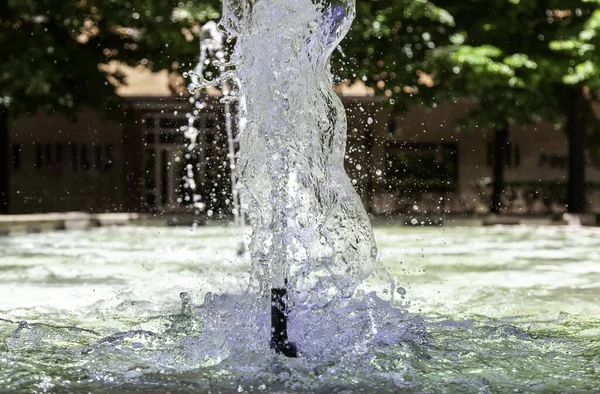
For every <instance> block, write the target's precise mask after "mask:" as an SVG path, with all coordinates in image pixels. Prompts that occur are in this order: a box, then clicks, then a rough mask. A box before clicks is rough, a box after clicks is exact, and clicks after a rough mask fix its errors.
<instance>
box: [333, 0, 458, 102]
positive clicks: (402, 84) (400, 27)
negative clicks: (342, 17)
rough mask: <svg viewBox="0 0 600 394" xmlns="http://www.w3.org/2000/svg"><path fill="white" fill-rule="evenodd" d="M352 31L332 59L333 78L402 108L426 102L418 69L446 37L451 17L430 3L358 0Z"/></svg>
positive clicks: (421, 0) (426, 98)
mask: <svg viewBox="0 0 600 394" xmlns="http://www.w3.org/2000/svg"><path fill="white" fill-rule="evenodd" d="M356 7H357V10H356V11H357V14H356V19H355V20H354V24H353V26H352V29H351V31H350V33H349V34H348V36H347V37H346V39H345V40H344V41H343V42H342V50H343V53H344V55H345V56H337V57H336V58H335V59H334V68H335V72H336V74H337V75H340V76H341V77H342V79H346V80H348V81H352V82H353V81H355V80H356V79H362V80H364V81H365V82H366V84H367V85H369V86H372V87H374V88H375V89H376V90H377V92H378V94H382V95H385V96H388V97H390V98H391V97H393V98H394V99H395V101H396V105H397V106H399V107H401V108H406V107H408V106H409V105H411V104H418V103H420V102H422V101H423V100H429V99H430V97H427V91H426V90H424V91H419V87H420V86H422V85H423V84H426V83H427V82H428V81H426V80H424V77H426V76H423V75H422V74H419V73H418V68H417V65H418V64H419V63H420V62H421V60H422V59H423V58H424V57H425V54H426V53H427V52H428V51H429V50H431V49H432V48H434V47H435V43H436V41H438V39H441V38H443V37H447V35H448V33H449V28H451V27H452V26H454V19H453V18H452V16H451V15H450V14H449V13H448V12H447V11H445V10H444V9H441V8H439V7H436V6H435V5H434V4H433V3H431V2H429V1H428V0H359V1H357V5H356Z"/></svg>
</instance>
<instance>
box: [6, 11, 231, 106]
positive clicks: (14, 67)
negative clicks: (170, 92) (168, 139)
mask: <svg viewBox="0 0 600 394" xmlns="http://www.w3.org/2000/svg"><path fill="white" fill-rule="evenodd" d="M219 9H220V6H219V2H218V0H213V1H203V2H202V4H200V5H194V4H193V3H191V2H187V3H184V2H178V1H176V0H73V1H54V0H4V1H2V2H0V29H1V30H0V58H1V59H3V60H2V62H0V100H1V106H0V107H2V106H3V107H4V108H5V110H6V111H7V112H8V114H9V116H10V117H11V118H15V117H17V116H19V115H21V114H32V113H34V112H35V111H37V110H38V109H40V108H44V109H46V110H48V111H51V112H54V111H57V112H64V113H68V114H72V113H74V112H75V111H76V109H77V108H78V107H79V106H81V105H87V106H91V107H93V108H97V109H104V108H110V106H111V105H110V104H109V103H107V101H109V100H110V99H114V97H115V96H114V90H115V86H118V85H119V84H121V83H123V82H124V81H123V74H122V73H121V72H120V69H119V68H118V67H107V66H106V65H109V64H111V62H118V63H119V64H126V65H129V66H138V65H143V66H146V67H148V68H149V69H151V70H161V69H169V70H172V69H177V67H178V65H179V64H181V63H188V64H189V63H191V62H192V61H193V60H194V59H195V58H196V57H197V52H198V48H197V45H193V44H191V43H190V41H192V40H193V39H194V37H195V35H196V34H197V32H198V26H199V24H201V23H203V22H204V21H206V20H209V19H215V18H218V16H219ZM102 65H105V66H104V67H103V66H102Z"/></svg>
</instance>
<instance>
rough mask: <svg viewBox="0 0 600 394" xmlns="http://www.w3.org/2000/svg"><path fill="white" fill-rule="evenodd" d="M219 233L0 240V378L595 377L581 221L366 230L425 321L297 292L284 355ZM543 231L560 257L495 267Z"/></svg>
mask: <svg viewBox="0 0 600 394" xmlns="http://www.w3.org/2000/svg"><path fill="white" fill-rule="evenodd" d="M515 232H516V233H518V236H515ZM234 234H235V233H234V232H233V231H232V230H230V229H224V228H210V227H207V228H198V229H196V230H195V231H190V230H189V229H172V228H169V229H160V228H154V229H153V228H119V229H99V230H95V231H91V232H63V233H51V234H27V235H22V236H15V237H9V238H0V257H1V261H2V263H4V265H2V271H1V272H0V294H2V295H3V298H2V302H0V317H1V318H2V319H0V391H2V390H5V391H7V392H32V391H33V392H42V391H44V390H45V391H48V392H99V393H100V392H106V391H108V390H113V391H119V392H134V391H136V390H144V391H145V392H153V391H155V392H165V391H174V392H209V391H210V392H224V393H229V392H233V391H237V390H240V391H246V392H253V391H254V392H264V391H267V392H273V391H276V392H335V391H336V390H337V391H338V392H353V391H359V392H361V391H362V392H375V391H377V392H415V393H420V392H480V393H481V392H483V393H486V392H509V391H515V390H516V391H520V392H564V391H568V392H582V393H583V392H593V391H594V390H595V389H596V388H597V387H598V384H600V357H599V356H598V355H599V354H600V353H599V351H600V348H599V347H598V341H597V337H598V335H599V331H598V320H597V318H598V316H600V315H599V313H600V312H598V307H597V302H598V299H597V297H598V296H597V294H598V289H597V278H598V276H597V268H595V267H594V264H592V263H593V262H596V266H597V262H598V255H597V250H598V247H599V246H600V244H599V242H600V241H599V240H600V237H598V235H599V234H598V232H597V231H594V230H592V229H589V230H588V229H583V228H582V229H578V230H577V231H575V232H574V231H573V230H566V229H561V228H531V227H523V228H514V227H513V228H509V229H506V228H486V229H479V228H462V229H461V228H458V229H457V228H445V229H444V228H435V229H432V228H430V229H420V228H411V229H379V230H377V232H376V234H377V239H378V240H379V244H380V248H381V249H382V257H383V258H384V264H385V265H387V266H389V267H390V268H391V269H393V270H394V272H395V275H401V276H402V281H403V282H404V283H407V282H410V283H407V284H405V286H406V288H407V289H408V293H405V292H402V291H400V293H405V294H402V296H403V297H404V296H406V297H407V299H409V300H417V301H419V302H418V307H417V306H411V307H410V309H411V310H413V311H417V310H418V309H422V310H423V313H424V316H427V317H425V318H423V317H420V316H418V315H415V314H411V313H408V312H406V311H404V309H405V305H401V304H399V303H395V304H394V305H395V306H396V307H392V306H391V305H390V304H389V303H388V302H386V301H384V300H382V299H380V298H379V297H377V295H376V294H374V293H373V292H369V293H367V294H361V293H360V292H358V293H357V294H356V296H355V297H353V298H344V299H341V300H339V301H338V302H336V303H328V304H326V305H325V306H324V307H316V305H318V304H319V303H307V304H297V305H296V306H295V307H294V310H293V312H292V313H291V315H290V322H289V331H290V339H292V340H293V341H295V342H296V343H297V344H298V345H299V347H300V348H301V351H302V352H303V356H302V357H301V358H299V359H287V358H285V357H282V356H277V355H276V354H275V353H274V352H273V351H272V350H271V349H270V348H269V325H270V320H269V315H268V313H267V312H266V311H265V307H264V305H262V304H260V303H257V302H255V301H256V300H255V298H254V297H250V296H248V294H246V293H244V292H243V291H242V289H241V288H240V287H239V283H241V282H243V281H244V278H246V281H247V277H248V275H247V270H248V269H249V262H248V261H245V259H243V258H240V257H235V256H236V251H235V249H236V243H235V242H231V240H232V237H234ZM465 238H469V239H470V242H469V245H470V247H467V246H465V245H464V239H465ZM524 239H528V240H529V241H528V242H529V248H524V247H521V246H522V244H523V240H524ZM549 244H553V245H554V246H555V247H557V248H558V249H559V250H564V249H565V248H568V249H570V250H571V251H572V258H569V259H567V258H564V259H563V260H561V261H560V262H558V261H557V260H556V259H553V258H552V257H551V256H545V255H543V254H541V255H540V257H539V259H537V262H536V264H521V263H518V264H515V265H514V267H513V268H512V270H513V271H515V272H510V276H507V275H508V274H506V273H505V272H504V271H503V270H502V269H498V268H501V267H505V266H506V264H507V263H508V262H507V261H505V260H503V259H501V258H500V257H502V255H503V253H504V252H505V251H506V250H510V251H511V254H510V255H511V256H513V258H514V259H515V262H520V261H521V260H528V259H529V256H530V254H531V250H538V251H543V250H545V249H546V248H547V247H548V246H547V245H549ZM173 251H177V253H176V254H174V253H173ZM446 252H448V253H446ZM400 261H404V263H405V264H402V265H401V264H400ZM483 261H486V262H487V264H485V265H484V264H482V262H483ZM557 263H560V264H561V265H562V267H563V269H562V270H561V271H560V272H555V271H554V270H553V269H552V266H553V265H554V264H557ZM422 264H423V265H426V266H427V268H428V270H427V274H422V273H421V270H418V272H417V270H416V268H418V266H419V265H422ZM33 265H35V266H36V271H35V273H32V272H31V271H30V268H31V267H32V266H33ZM403 267H404V268H409V271H410V272H408V273H406V272H405V273H402V271H401V268H403ZM412 271H415V272H412ZM516 271H518V275H517V272H516ZM232 273H233V274H234V279H235V280H232V279H231V276H230V274H232ZM542 275H543V276H545V277H546V278H547V279H546V280H545V284H542V282H538V281H537V278H539V277H540V276H542ZM513 278H519V279H520V283H517V282H515V280H513ZM573 282H577V283H578V285H577V287H571V288H566V287H565V283H567V284H568V283H573ZM522 283H530V284H529V286H528V287H523V285H522ZM236 284H237V287H236ZM86 289H87V291H86ZM438 290H441V292H442V294H439V291H438ZM181 291H189V293H190V294H181V296H180V294H179V293H180V292H181ZM207 291H212V292H210V293H208V294H206V295H204V296H203V294H204V293H206V292H207ZM218 293H220V294H218ZM5 295H8V297H6V296H5ZM40 297H46V298H48V299H49V300H48V301H46V302H40V301H39V300H40V299H41V298H40ZM436 297H437V298H436ZM403 301H406V300H403ZM561 311H564V312H561ZM567 312H568V313H567ZM507 315H508V316H513V317H503V316H507ZM515 315H523V316H515ZM23 319H26V320H27V322H22V320H23Z"/></svg>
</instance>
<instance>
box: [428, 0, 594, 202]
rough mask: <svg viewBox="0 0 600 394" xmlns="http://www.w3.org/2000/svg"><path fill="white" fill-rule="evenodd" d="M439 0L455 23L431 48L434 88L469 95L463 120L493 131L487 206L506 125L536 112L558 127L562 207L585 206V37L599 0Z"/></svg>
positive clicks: (590, 120) (589, 36) (497, 185)
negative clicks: (471, 105)
mask: <svg viewBox="0 0 600 394" xmlns="http://www.w3.org/2000/svg"><path fill="white" fill-rule="evenodd" d="M438 4H439V5H440V6H442V7H445V8H446V9H447V10H448V11H449V12H450V13H452V15H453V16H454V17H455V20H456V30H455V32H454V34H452V35H451V36H450V42H449V43H448V44H447V45H444V46H441V47H438V48H437V49H436V50H435V51H433V52H432V53H433V56H432V57H431V59H433V62H432V63H433V64H434V65H435V66H434V67H432V70H433V71H434V72H436V74H437V78H438V82H439V84H438V85H436V88H439V89H442V90H443V91H450V92H451V94H452V95H454V96H459V97H472V98H476V99H477V101H478V108H477V110H476V111H474V112H473V113H472V114H470V115H469V117H468V118H467V119H465V120H466V122H465V123H468V124H471V125H473V124H476V125H478V126H479V127H483V128H488V129H492V130H494V132H495V139H494V140H495V144H494V145H495V149H494V151H495V155H494V156H495V163H494V187H493V195H492V204H491V211H492V212H495V213H497V212H499V211H500V195H501V193H502V190H503V188H504V181H503V174H504V168H505V163H504V157H505V156H504V149H505V147H506V143H507V138H508V132H507V129H508V126H509V125H510V124H513V123H516V124H528V123H534V122H538V121H539V120H542V119H543V120H546V121H549V122H551V123H555V124H560V125H563V127H564V129H565V132H566V134H567V137H568V141H569V176H568V185H567V205H568V210H569V212H573V213H580V212H584V211H585V157H584V153H585V150H584V138H585V135H586V129H589V128H591V127H593V126H594V123H595V122H596V119H595V117H594V116H593V115H592V112H591V106H590V101H589V99H591V96H590V95H587V94H586V92H588V91H589V89H590V87H595V86H596V85H597V83H598V82H597V81H596V78H597V76H596V72H595V69H594V67H593V66H592V64H593V59H594V57H595V56H597V55H598V54H597V50H596V45H595V44H594V43H592V42H591V41H592V40H593V39H594V38H595V29H596V27H597V25H598V21H597V18H598V16H597V13H598V10H597V8H598V4H597V3H596V2H595V1H587V0H573V1H564V0H562V1H553V0H537V1H534V0H508V1H500V2H493V3H491V2H483V1H478V0H468V1H464V2H460V3H456V2H452V1H449V0H440V1H438ZM456 71H458V72H456Z"/></svg>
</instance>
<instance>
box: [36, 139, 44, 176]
mask: <svg viewBox="0 0 600 394" xmlns="http://www.w3.org/2000/svg"><path fill="white" fill-rule="evenodd" d="M43 165H44V151H43V150H42V146H41V145H40V144H35V168H37V169H38V170H41V169H42V166H43Z"/></svg>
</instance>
